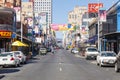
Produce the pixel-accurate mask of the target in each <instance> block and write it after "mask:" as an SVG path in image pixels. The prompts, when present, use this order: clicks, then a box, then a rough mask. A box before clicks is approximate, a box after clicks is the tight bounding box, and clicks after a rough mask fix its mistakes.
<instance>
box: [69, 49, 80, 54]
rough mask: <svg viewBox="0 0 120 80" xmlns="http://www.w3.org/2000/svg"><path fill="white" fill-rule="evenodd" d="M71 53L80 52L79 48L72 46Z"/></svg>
mask: <svg viewBox="0 0 120 80" xmlns="http://www.w3.org/2000/svg"><path fill="white" fill-rule="evenodd" d="M71 53H74V54H78V53H79V50H78V48H72V49H71Z"/></svg>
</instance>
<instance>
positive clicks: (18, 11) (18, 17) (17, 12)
mask: <svg viewBox="0 0 120 80" xmlns="http://www.w3.org/2000/svg"><path fill="white" fill-rule="evenodd" d="M14 10H15V11H16V21H17V22H20V21H21V19H20V17H21V15H20V14H21V8H20V7H14Z"/></svg>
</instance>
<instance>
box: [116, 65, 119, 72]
mask: <svg viewBox="0 0 120 80" xmlns="http://www.w3.org/2000/svg"><path fill="white" fill-rule="evenodd" d="M115 72H119V68H118V65H117V63H115Z"/></svg>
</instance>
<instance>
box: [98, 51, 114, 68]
mask: <svg viewBox="0 0 120 80" xmlns="http://www.w3.org/2000/svg"><path fill="white" fill-rule="evenodd" d="M115 61H116V53H115V52H113V51H102V52H100V54H99V55H98V56H97V65H99V66H114V65H115Z"/></svg>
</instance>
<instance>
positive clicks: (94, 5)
mask: <svg viewBox="0 0 120 80" xmlns="http://www.w3.org/2000/svg"><path fill="white" fill-rule="evenodd" d="M102 7H103V3H89V4H88V12H89V13H97V12H98V10H99V8H102Z"/></svg>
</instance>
